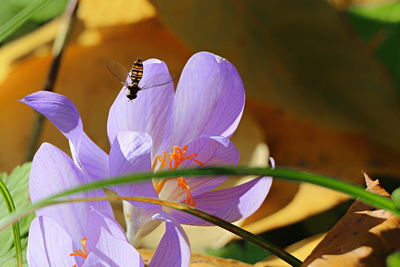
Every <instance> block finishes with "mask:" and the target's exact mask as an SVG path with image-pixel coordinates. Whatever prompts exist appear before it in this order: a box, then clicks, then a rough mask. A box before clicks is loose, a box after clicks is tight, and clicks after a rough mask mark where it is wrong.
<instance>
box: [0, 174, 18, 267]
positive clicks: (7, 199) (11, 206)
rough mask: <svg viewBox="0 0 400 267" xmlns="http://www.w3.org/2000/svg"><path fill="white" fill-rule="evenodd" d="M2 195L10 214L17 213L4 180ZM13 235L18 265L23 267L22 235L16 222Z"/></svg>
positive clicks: (1, 182) (0, 187)
mask: <svg viewBox="0 0 400 267" xmlns="http://www.w3.org/2000/svg"><path fill="white" fill-rule="evenodd" d="M0 193H1V195H2V196H3V199H4V202H5V203H6V206H7V209H8V212H9V213H12V212H15V205H14V201H13V199H12V196H11V194H10V191H8V189H7V186H6V185H5V184H4V182H3V180H1V179H0ZM12 228H13V235H14V246H15V252H16V256H17V264H18V266H19V267H22V245H21V235H20V231H19V223H18V221H15V222H14V223H13V226H12Z"/></svg>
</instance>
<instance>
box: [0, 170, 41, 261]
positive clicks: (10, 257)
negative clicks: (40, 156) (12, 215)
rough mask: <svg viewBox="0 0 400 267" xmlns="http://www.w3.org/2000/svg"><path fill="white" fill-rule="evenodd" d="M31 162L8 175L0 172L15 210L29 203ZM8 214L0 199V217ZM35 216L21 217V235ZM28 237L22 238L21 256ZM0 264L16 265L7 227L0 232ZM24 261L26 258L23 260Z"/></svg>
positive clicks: (25, 232)
mask: <svg viewBox="0 0 400 267" xmlns="http://www.w3.org/2000/svg"><path fill="white" fill-rule="evenodd" d="M30 168H31V163H25V164H23V165H21V166H18V167H16V168H15V169H14V170H13V171H12V172H11V174H10V175H7V174H5V173H2V174H0V179H1V180H2V181H3V182H4V183H5V184H6V186H7V188H8V190H9V191H10V194H11V196H12V198H13V201H14V204H15V208H16V210H17V211H18V210H21V209H24V208H26V207H27V206H29V205H30V203H31V202H30V199H29V172H30ZM7 215H8V210H7V207H6V205H5V203H4V201H3V200H0V218H4V217H6V216H7ZM34 217H35V216H34V215H33V214H31V215H29V216H28V217H26V218H23V219H22V220H21V221H20V223H19V228H20V234H21V236H27V235H28V231H29V226H30V223H31V221H32V220H33V218H34ZM27 242H28V239H27V238H26V237H25V238H22V239H21V243H22V249H23V257H25V255H26V247H27ZM0 244H1V246H0V266H1V267H3V266H16V260H15V249H14V248H13V246H14V242H13V232H12V229H11V228H9V229H7V230H6V231H4V232H2V233H1V234H0ZM24 261H25V262H26V259H25V260H24Z"/></svg>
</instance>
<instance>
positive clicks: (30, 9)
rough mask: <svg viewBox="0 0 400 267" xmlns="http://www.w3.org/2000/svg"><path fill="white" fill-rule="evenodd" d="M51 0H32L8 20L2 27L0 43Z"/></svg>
mask: <svg viewBox="0 0 400 267" xmlns="http://www.w3.org/2000/svg"><path fill="white" fill-rule="evenodd" d="M50 2H51V0H36V1H32V2H31V4H30V5H28V6H26V7H25V8H24V9H22V10H21V11H20V12H18V13H17V14H16V15H15V16H14V17H12V18H11V19H10V20H9V21H7V22H6V23H5V24H4V25H3V26H1V27H0V43H1V42H3V41H4V40H5V39H6V38H7V37H8V36H10V35H11V34H12V33H13V32H15V31H16V30H17V29H18V28H19V27H20V26H21V25H22V24H24V23H25V22H27V21H28V20H29V19H30V18H31V17H32V16H33V15H35V13H36V12H37V11H39V10H41V9H42V8H44V7H45V6H46V5H48V4H49V3H50Z"/></svg>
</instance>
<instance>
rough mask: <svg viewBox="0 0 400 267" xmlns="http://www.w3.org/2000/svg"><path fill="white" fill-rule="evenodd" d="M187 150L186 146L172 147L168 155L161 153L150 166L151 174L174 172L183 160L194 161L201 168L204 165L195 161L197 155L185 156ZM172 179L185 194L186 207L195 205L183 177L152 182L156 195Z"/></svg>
mask: <svg viewBox="0 0 400 267" xmlns="http://www.w3.org/2000/svg"><path fill="white" fill-rule="evenodd" d="M187 149H188V146H184V147H183V148H181V147H179V146H174V147H173V149H172V152H171V153H169V154H168V153H167V152H165V151H163V152H162V153H161V154H159V155H158V156H156V157H155V158H154V160H153V166H152V170H153V172H155V171H162V170H164V169H167V170H175V169H177V168H178V167H179V166H180V165H181V164H182V162H184V161H185V160H190V161H194V162H196V163H197V164H199V165H200V166H203V165H204V163H203V162H201V161H199V160H197V159H195V157H197V153H193V154H190V155H186V154H187ZM173 179H177V181H178V187H180V188H181V189H182V190H183V191H185V193H186V200H185V203H186V204H187V205H190V206H193V207H194V206H195V205H196V202H195V201H194V200H193V196H192V190H191V189H190V186H189V184H188V183H187V182H186V180H185V178H184V177H179V178H163V179H157V180H156V181H155V182H154V188H155V189H156V191H157V193H158V194H159V193H160V192H161V191H162V189H163V188H164V186H165V184H166V182H168V181H169V180H173Z"/></svg>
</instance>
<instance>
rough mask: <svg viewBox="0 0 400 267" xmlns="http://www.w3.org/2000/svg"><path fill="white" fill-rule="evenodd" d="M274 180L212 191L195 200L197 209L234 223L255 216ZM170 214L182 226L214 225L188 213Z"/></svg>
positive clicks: (257, 180) (174, 212)
mask: <svg viewBox="0 0 400 267" xmlns="http://www.w3.org/2000/svg"><path fill="white" fill-rule="evenodd" d="M271 183H272V178H270V177H261V178H257V179H254V180H251V181H250V182H247V183H244V184H241V185H238V186H235V187H231V188H226V189H222V190H217V191H211V192H207V193H204V194H202V195H198V196H196V197H195V198H194V200H195V201H196V208H197V209H199V210H202V211H205V212H207V213H209V214H212V215H214V216H217V217H219V218H221V219H223V220H225V221H229V222H234V221H237V220H240V219H243V218H246V217H248V216H250V215H251V214H253V213H254V212H255V211H256V210H257V209H258V208H259V207H260V206H261V204H262V203H263V201H264V199H265V197H266V196H267V194H268V192H269V189H270V187H271ZM170 214H171V215H172V216H173V217H174V219H175V220H176V221H177V222H178V223H181V224H189V225H212V224H211V223H209V222H206V221H204V220H202V219H200V218H197V217H194V216H192V215H189V214H187V213H183V212H180V211H176V210H173V211H171V212H170Z"/></svg>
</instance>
